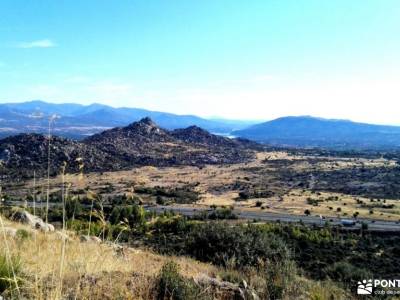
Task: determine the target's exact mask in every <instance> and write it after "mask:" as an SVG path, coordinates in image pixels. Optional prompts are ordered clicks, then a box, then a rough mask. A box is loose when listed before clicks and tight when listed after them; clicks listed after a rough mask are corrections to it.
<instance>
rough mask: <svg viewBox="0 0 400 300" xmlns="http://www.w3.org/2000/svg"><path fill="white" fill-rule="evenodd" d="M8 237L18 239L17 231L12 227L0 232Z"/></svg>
mask: <svg viewBox="0 0 400 300" xmlns="http://www.w3.org/2000/svg"><path fill="white" fill-rule="evenodd" d="M3 230H4V232H5V234H6V235H7V236H10V237H16V236H17V229H15V228H11V227H4V228H1V229H0V232H1V231H3Z"/></svg>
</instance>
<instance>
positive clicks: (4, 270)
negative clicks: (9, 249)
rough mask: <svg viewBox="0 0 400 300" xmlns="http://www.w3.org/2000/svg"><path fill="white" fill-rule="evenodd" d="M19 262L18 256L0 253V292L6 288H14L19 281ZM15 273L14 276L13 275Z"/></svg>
mask: <svg viewBox="0 0 400 300" xmlns="http://www.w3.org/2000/svg"><path fill="white" fill-rule="evenodd" d="M20 273H21V263H20V260H19V258H18V257H15V256H12V257H11V258H9V259H8V258H7V256H6V255H4V254H0V294H1V293H3V292H4V291H6V290H14V289H15V288H16V287H17V286H16V285H17V284H18V285H19V283H20V281H21V280H20V277H19V275H20ZM14 275H15V277H14Z"/></svg>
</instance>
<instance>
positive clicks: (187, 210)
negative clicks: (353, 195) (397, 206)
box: [145, 206, 400, 232]
mask: <svg viewBox="0 0 400 300" xmlns="http://www.w3.org/2000/svg"><path fill="white" fill-rule="evenodd" d="M145 209H146V210H148V211H155V212H156V213H158V214H159V213H162V212H164V211H173V212H175V213H179V214H182V215H185V216H188V217H192V216H195V215H197V214H200V213H201V212H204V211H208V212H212V209H207V208H192V207H185V206H147V207H145ZM233 213H234V214H236V215H237V216H238V218H239V219H244V220H257V221H261V222H277V221H280V222H288V223H296V222H303V223H304V224H307V225H317V226H323V225H324V224H325V223H326V222H328V223H329V224H331V225H342V221H343V220H350V219H349V218H348V219H340V218H337V217H323V218H320V217H319V216H306V215H303V216H300V215H290V214H280V213H272V212H266V211H248V210H237V209H236V210H233ZM362 222H364V223H366V224H368V230H371V231H398V232H400V223H398V222H393V221H382V220H371V219H363V218H357V220H356V224H355V225H354V226H349V227H347V228H352V229H360V228H361V223H362Z"/></svg>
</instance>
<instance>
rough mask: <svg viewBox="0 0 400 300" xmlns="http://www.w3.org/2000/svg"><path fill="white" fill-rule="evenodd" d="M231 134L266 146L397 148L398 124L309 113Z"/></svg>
mask: <svg viewBox="0 0 400 300" xmlns="http://www.w3.org/2000/svg"><path fill="white" fill-rule="evenodd" d="M232 134H233V135H235V136H240V137H243V138H248V139H251V140H254V141H259V142H263V143H268V144H270V145H279V146H291V147H293V146H294V147H322V148H330V149H371V150H379V149H389V148H390V149H400V127H399V126H383V125H371V124H365V123H356V122H352V121H347V120H334V119H322V118H315V117H310V116H301V117H283V118H279V119H275V120H272V121H268V122H264V123H261V124H256V125H253V126H250V127H248V128H245V129H243V130H237V131H234V132H233V133H232Z"/></svg>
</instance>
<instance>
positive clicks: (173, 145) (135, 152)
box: [83, 118, 254, 166]
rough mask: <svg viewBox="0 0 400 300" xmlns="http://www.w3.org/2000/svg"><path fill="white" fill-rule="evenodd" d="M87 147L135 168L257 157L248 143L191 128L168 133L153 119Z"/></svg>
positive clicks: (89, 140) (104, 134)
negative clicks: (138, 166) (108, 154)
mask: <svg viewBox="0 0 400 300" xmlns="http://www.w3.org/2000/svg"><path fill="white" fill-rule="evenodd" d="M83 143H85V144H86V145H89V146H92V147H95V148H96V149H100V150H102V151H104V152H107V153H110V154H112V155H113V156H115V157H118V158H119V159H122V160H126V161H128V162H129V163H130V164H133V165H156V166H168V165H203V164H219V163H238V162H243V161H247V160H249V159H251V158H252V157H254V151H253V150H251V149H249V148H248V147H244V146H243V145H244V143H243V145H242V143H241V142H240V141H236V140H230V139H228V138H225V137H222V136H217V135H213V134H210V133H208V132H207V131H205V130H203V129H201V128H199V127H196V126H191V127H188V128H186V129H178V130H174V131H168V130H165V129H162V128H160V127H159V126H157V124H155V123H154V122H153V121H152V120H151V119H150V118H144V119H142V120H140V121H139V122H134V123H132V124H130V125H128V126H126V127H122V128H114V129H111V130H107V131H104V132H102V133H99V134H96V135H93V136H91V137H88V138H87V139H85V140H84V141H83Z"/></svg>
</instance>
